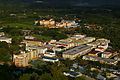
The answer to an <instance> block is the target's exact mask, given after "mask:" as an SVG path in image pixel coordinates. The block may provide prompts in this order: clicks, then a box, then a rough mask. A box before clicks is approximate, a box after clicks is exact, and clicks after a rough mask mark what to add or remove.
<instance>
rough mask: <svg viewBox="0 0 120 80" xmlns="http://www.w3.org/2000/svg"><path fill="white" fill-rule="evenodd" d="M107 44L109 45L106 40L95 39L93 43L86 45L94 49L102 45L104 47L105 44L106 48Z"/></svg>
mask: <svg viewBox="0 0 120 80" xmlns="http://www.w3.org/2000/svg"><path fill="white" fill-rule="evenodd" d="M109 43H110V40H107V39H104V38H100V39H97V40H96V41H94V42H91V43H88V44H87V45H90V46H94V47H95V48H96V47H98V46H100V45H104V46H105V44H106V47H107V46H108V44H109Z"/></svg>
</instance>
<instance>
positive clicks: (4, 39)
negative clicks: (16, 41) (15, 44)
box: [0, 37, 12, 43]
mask: <svg viewBox="0 0 120 80" xmlns="http://www.w3.org/2000/svg"><path fill="white" fill-rule="evenodd" d="M3 41H5V42H7V43H12V38H7V37H0V42H3Z"/></svg>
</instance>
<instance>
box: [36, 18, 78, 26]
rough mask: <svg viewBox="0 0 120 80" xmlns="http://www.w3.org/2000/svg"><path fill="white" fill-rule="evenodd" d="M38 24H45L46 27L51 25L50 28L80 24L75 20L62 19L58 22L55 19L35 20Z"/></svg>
mask: <svg viewBox="0 0 120 80" xmlns="http://www.w3.org/2000/svg"><path fill="white" fill-rule="evenodd" d="M37 24H40V25H43V26H44V27H49V28H63V27H66V28H67V27H77V25H78V23H76V22H75V21H69V20H62V21H61V22H56V21H55V20H53V19H50V20H40V21H35V25H37Z"/></svg>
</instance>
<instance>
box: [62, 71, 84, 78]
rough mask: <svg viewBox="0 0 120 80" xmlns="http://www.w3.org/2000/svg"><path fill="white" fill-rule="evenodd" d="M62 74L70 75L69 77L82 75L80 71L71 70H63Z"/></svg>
mask: <svg viewBox="0 0 120 80" xmlns="http://www.w3.org/2000/svg"><path fill="white" fill-rule="evenodd" d="M63 74H64V75H65V76H70V77H79V76H82V74H81V73H80V72H73V71H64V72H63Z"/></svg>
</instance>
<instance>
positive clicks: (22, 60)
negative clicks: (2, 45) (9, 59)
mask: <svg viewBox="0 0 120 80" xmlns="http://www.w3.org/2000/svg"><path fill="white" fill-rule="evenodd" d="M38 57H39V55H38V53H37V52H36V50H32V51H22V52H20V53H18V54H14V55H13V62H14V63H15V65H16V66H17V67H25V66H28V65H29V64H28V62H29V61H31V60H33V59H35V58H38Z"/></svg>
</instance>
